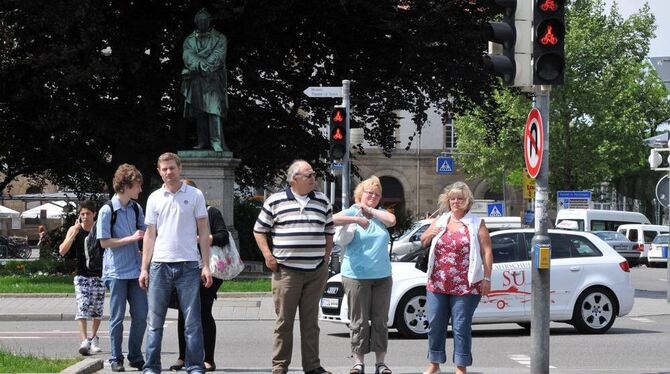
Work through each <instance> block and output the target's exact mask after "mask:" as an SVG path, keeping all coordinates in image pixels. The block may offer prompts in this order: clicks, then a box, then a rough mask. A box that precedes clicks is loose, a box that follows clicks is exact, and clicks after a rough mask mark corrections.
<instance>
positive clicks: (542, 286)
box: [530, 86, 551, 374]
mask: <svg viewBox="0 0 670 374" xmlns="http://www.w3.org/2000/svg"><path fill="white" fill-rule="evenodd" d="M550 90H551V86H536V91H535V95H536V107H537V109H538V110H539V111H540V114H541V116H542V123H543V126H542V127H543V129H544V130H543V133H544V144H543V145H544V147H543V152H542V165H541V166H540V172H539V173H538V175H537V178H536V179H535V183H536V184H535V236H533V240H532V242H531V244H532V256H533V258H535V256H538V253H537V252H540V250H539V248H540V247H542V246H544V247H547V246H549V247H550V246H551V241H550V240H549V234H548V231H547V227H548V226H547V220H548V216H549V214H548V211H547V201H548V197H549V193H548V187H549V92H550ZM549 255H551V252H550V254H549ZM532 263H533V266H531V272H532V273H531V284H532V286H531V295H532V296H531V299H532V306H531V313H530V317H531V319H530V326H531V329H530V338H531V347H532V349H531V358H530V372H531V374H548V373H549V302H550V298H549V292H550V291H549V290H550V284H549V274H550V267H551V266H549V268H547V269H539V268H538V266H537V265H538V263H539V261H532ZM550 263H551V262H550Z"/></svg>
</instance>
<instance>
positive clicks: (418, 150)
mask: <svg viewBox="0 0 670 374" xmlns="http://www.w3.org/2000/svg"><path fill="white" fill-rule="evenodd" d="M418 140H419V141H418V143H417V145H416V216H417V217H419V216H420V215H421V210H420V208H421V205H420V204H421V203H420V201H421V131H419V139H418Z"/></svg>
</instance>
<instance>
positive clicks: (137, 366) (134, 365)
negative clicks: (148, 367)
mask: <svg viewBox="0 0 670 374" xmlns="http://www.w3.org/2000/svg"><path fill="white" fill-rule="evenodd" d="M128 365H130V367H132V368H135V369H137V370H142V369H143V368H144V360H139V361H135V362H131V363H129V364H128Z"/></svg>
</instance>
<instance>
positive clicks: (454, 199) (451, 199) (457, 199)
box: [449, 197, 465, 201]
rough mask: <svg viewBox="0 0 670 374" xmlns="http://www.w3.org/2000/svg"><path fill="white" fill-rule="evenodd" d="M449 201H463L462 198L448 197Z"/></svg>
mask: <svg viewBox="0 0 670 374" xmlns="http://www.w3.org/2000/svg"><path fill="white" fill-rule="evenodd" d="M449 201H465V198H464V197H450V198H449Z"/></svg>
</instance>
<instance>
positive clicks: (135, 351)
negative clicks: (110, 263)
mask: <svg viewBox="0 0 670 374" xmlns="http://www.w3.org/2000/svg"><path fill="white" fill-rule="evenodd" d="M105 285H106V286H107V288H109V309H110V311H109V339H110V345H111V348H112V357H111V358H110V361H120V362H123V350H122V348H121V343H123V319H124V318H125V316H126V301H127V302H128V304H129V305H130V334H129V336H128V361H130V362H133V363H134V362H138V361H142V360H143V359H144V357H143V356H142V340H143V339H144V332H145V331H146V329H147V310H148V307H147V293H146V291H144V290H143V289H141V288H140V284H139V282H138V281H137V279H106V280H105Z"/></svg>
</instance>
